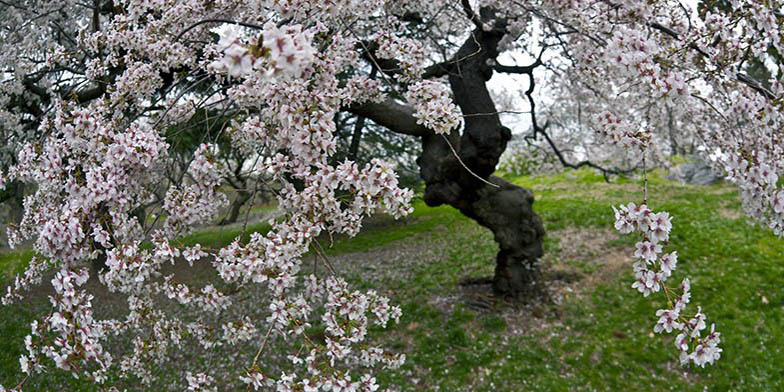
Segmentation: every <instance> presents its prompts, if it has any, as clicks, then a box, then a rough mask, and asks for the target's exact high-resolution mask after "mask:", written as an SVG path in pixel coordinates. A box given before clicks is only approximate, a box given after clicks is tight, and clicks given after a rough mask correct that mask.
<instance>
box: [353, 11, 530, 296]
mask: <svg viewBox="0 0 784 392" xmlns="http://www.w3.org/2000/svg"><path fill="white" fill-rule="evenodd" d="M504 32H505V26H503V24H501V23H497V24H496V26H495V27H494V28H493V30H491V31H485V30H483V29H479V28H477V29H475V30H474V32H473V34H472V36H471V37H469V38H468V39H467V40H466V42H465V43H464V44H463V46H462V47H461V48H460V50H459V51H458V53H457V54H456V55H455V56H454V58H453V60H452V61H450V62H447V63H445V64H442V65H440V71H436V72H435V73H434V74H435V75H436V76H438V75H439V72H441V74H447V75H448V76H449V83H450V85H451V88H452V91H453V93H454V99H455V103H456V104H457V105H458V106H459V107H460V109H461V110H462V112H463V115H464V116H465V126H464V128H463V130H462V134H461V135H458V133H457V132H455V131H453V132H452V134H451V135H449V136H441V135H436V134H434V133H433V132H432V131H430V130H428V129H426V128H424V127H422V126H421V125H418V124H416V118H414V117H413V116H412V109H411V108H409V107H406V106H403V105H400V104H398V103H395V102H393V101H387V102H385V103H381V104H373V103H368V104H363V105H360V106H356V107H352V108H349V110H351V111H352V112H354V113H356V114H359V115H362V116H365V117H368V118H370V119H372V120H374V121H375V122H377V123H379V124H381V125H384V126H386V127H388V128H390V129H391V130H393V131H396V132H399V133H405V134H410V135H416V136H419V137H420V138H421V140H422V147H423V148H422V155H421V156H420V157H419V158H418V159H417V163H418V164H419V166H420V174H421V176H422V179H424V181H425V184H426V187H425V196H424V200H425V202H426V203H427V205H429V206H438V205H441V204H448V205H450V206H452V207H455V208H457V209H458V210H460V211H461V212H462V213H463V214H464V215H466V216H468V217H470V218H472V219H474V220H476V221H477V222H478V223H479V224H481V225H482V226H484V227H487V228H488V229H490V230H491V231H492V232H493V234H494V236H495V240H496V242H497V243H498V246H499V248H500V249H499V252H498V256H497V257H496V267H495V276H494V277H493V288H494V290H495V291H496V293H497V294H500V295H505V296H519V295H526V294H529V293H531V292H532V291H533V289H534V288H535V286H534V282H535V279H536V278H537V276H538V275H539V269H538V265H537V260H538V258H539V257H541V256H542V254H543V250H542V237H543V236H544V228H543V226H542V223H541V220H540V219H539V216H538V215H537V214H536V213H535V212H534V211H533V208H532V204H533V201H534V197H533V193H532V192H531V191H530V190H527V189H523V188H521V187H519V186H517V185H514V184H512V183H510V182H508V181H505V180H503V179H501V178H498V177H494V176H491V174H492V173H493V172H494V171H495V167H496V165H497V164H498V159H499V157H500V156H501V154H502V153H503V152H504V150H505V149H506V144H507V142H508V141H509V139H510V138H511V132H510V130H509V129H508V128H506V127H504V126H503V125H502V124H501V121H500V119H499V116H498V114H497V111H496V108H495V105H494V103H493V100H492V99H491V97H490V94H489V91H488V89H487V85H486V82H487V80H488V79H489V78H490V76H491V75H492V72H493V69H492V67H491V65H490V64H492V63H493V62H494V60H495V57H496V56H497V55H498V53H497V51H496V46H497V44H498V41H499V40H500V39H501V37H503V34H504ZM447 141H448V142H447ZM450 144H451V147H450ZM452 148H454V150H455V152H457V156H455V152H453V151H452ZM458 156H459V159H458V158H457V157H458ZM461 161H462V163H461ZM469 170H470V171H469ZM472 172H473V173H472ZM477 177H481V178H477ZM488 182H489V183H492V184H493V185H490V184H488Z"/></svg>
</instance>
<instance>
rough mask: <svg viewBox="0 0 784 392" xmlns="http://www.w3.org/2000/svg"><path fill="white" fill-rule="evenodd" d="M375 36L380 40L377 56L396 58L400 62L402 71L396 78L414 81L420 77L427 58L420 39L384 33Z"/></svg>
mask: <svg viewBox="0 0 784 392" xmlns="http://www.w3.org/2000/svg"><path fill="white" fill-rule="evenodd" d="M374 38H375V40H376V42H378V50H377V51H376V56H378V57H379V58H382V59H390V60H395V61H396V62H397V63H398V67H399V68H400V73H396V74H395V77H396V78H398V79H399V80H400V81H402V82H412V81H416V80H418V79H419V77H420V75H422V71H423V70H424V64H425V59H426V57H425V53H424V48H423V47H422V44H421V43H420V42H419V41H416V40H413V39H411V38H407V37H398V36H397V35H395V34H383V33H379V34H377V35H376V37H374Z"/></svg>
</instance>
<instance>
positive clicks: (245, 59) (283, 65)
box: [210, 23, 315, 78]
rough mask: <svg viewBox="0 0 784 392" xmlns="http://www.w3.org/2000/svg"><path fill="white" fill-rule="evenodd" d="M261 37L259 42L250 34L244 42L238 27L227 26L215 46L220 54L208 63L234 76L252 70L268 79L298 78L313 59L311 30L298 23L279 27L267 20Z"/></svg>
mask: <svg viewBox="0 0 784 392" xmlns="http://www.w3.org/2000/svg"><path fill="white" fill-rule="evenodd" d="M262 37H263V41H262V42H259V41H258V39H257V38H256V37H253V38H251V39H250V42H249V43H248V44H245V43H243V42H242V40H241V38H240V36H239V32H238V31H237V30H235V29H228V30H227V31H226V32H225V33H224V34H223V35H222V36H221V39H220V41H219V42H218V46H217V48H216V49H217V50H218V51H219V52H220V53H222V57H221V58H219V59H218V60H216V61H214V62H213V63H211V64H210V65H211V67H212V68H213V69H214V70H215V71H218V72H225V73H228V74H229V75H230V76H232V77H235V78H241V77H245V76H247V75H248V74H250V73H252V72H260V73H262V74H263V75H265V76H266V77H268V78H277V77H279V76H281V75H283V76H292V77H298V76H300V75H301V74H302V72H304V70H305V69H306V68H307V67H308V66H309V65H310V64H311V63H312V62H313V58H314V54H315V51H314V49H313V47H312V46H311V41H312V40H313V37H312V33H310V32H308V31H303V30H302V26H301V25H288V26H286V27H284V28H278V27H277V26H275V24H274V23H267V24H266V25H264V30H263V32H262Z"/></svg>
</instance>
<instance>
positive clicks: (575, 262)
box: [0, 170, 784, 391]
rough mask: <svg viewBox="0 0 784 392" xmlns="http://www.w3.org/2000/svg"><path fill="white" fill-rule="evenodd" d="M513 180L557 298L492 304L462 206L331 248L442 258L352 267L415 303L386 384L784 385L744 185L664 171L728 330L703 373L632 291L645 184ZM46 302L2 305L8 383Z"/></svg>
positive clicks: (766, 255)
mask: <svg viewBox="0 0 784 392" xmlns="http://www.w3.org/2000/svg"><path fill="white" fill-rule="evenodd" d="M509 179H510V180H512V181H514V182H516V183H518V184H520V185H522V186H525V187H528V188H532V189H533V190H534V192H535V195H536V202H535V204H534V208H535V210H536V211H537V212H538V213H539V214H540V215H541V217H542V220H543V222H544V223H545V226H546V228H547V230H548V233H549V235H548V237H547V239H546V241H545V248H546V251H547V252H548V255H547V256H546V257H545V258H544V259H543V265H544V269H545V278H544V280H545V282H544V283H545V284H546V285H548V287H551V292H552V293H553V296H554V298H555V299H554V300H553V301H552V302H533V303H530V304H512V303H504V302H501V301H493V300H489V301H485V302H483V304H484V305H483V306H476V304H475V303H474V302H475V301H474V299H476V298H480V299H481V298H483V296H482V293H481V292H477V291H474V292H470V289H467V288H466V286H463V285H461V284H460V282H461V280H463V279H464V278H467V277H482V276H490V275H492V271H493V259H494V257H495V253H496V251H497V247H496V245H495V243H494V242H493V239H492V235H491V234H490V233H489V232H488V231H486V230H485V229H483V228H481V227H479V226H478V225H476V224H475V223H473V222H472V221H470V220H468V219H467V218H465V217H463V216H462V215H460V213H459V212H457V211H455V210H454V209H452V208H449V207H439V208H428V207H426V206H424V204H423V203H422V202H417V203H416V204H415V212H414V214H413V215H412V216H410V217H407V218H406V219H405V220H404V221H402V222H395V221H393V220H391V219H384V218H374V220H372V221H370V222H369V223H368V225H367V226H368V227H367V230H363V232H362V233H361V234H360V235H359V236H357V237H356V238H353V239H343V238H338V239H336V241H335V243H334V245H333V246H332V247H331V248H329V249H328V251H327V254H328V255H329V256H330V257H335V258H344V259H346V260H351V259H352V257H354V259H356V261H357V264H358V263H360V262H361V260H363V258H372V256H373V255H379V254H386V253H382V251H384V250H385V249H386V250H389V249H414V250H412V252H418V251H419V250H431V251H434V254H435V256H434V257H430V258H428V259H427V260H425V259H424V258H423V259H422V260H418V259H416V258H414V260H408V262H407V264H405V266H402V265H401V266H400V268H401V269H403V268H405V269H407V271H406V273H407V275H398V274H394V273H389V274H386V275H384V274H382V273H380V272H379V273H378V276H374V275H372V274H373V273H372V272H368V271H371V269H358V268H353V269H352V268H347V269H345V272H346V274H347V277H348V278H349V280H350V281H351V282H352V283H353V284H354V285H355V286H358V287H362V288H371V287H372V288H376V289H378V290H379V291H381V292H385V293H388V294H389V295H390V296H391V297H392V300H393V302H395V303H397V304H400V305H401V307H402V308H403V317H402V319H401V322H400V323H399V324H396V325H395V324H393V325H392V326H391V328H390V329H389V330H386V331H382V330H373V331H372V333H371V339H372V340H373V341H374V343H380V344H382V345H383V346H386V347H389V348H392V349H394V350H396V351H400V352H404V353H405V354H406V356H407V358H408V359H407V362H406V364H405V365H403V367H402V368H400V369H399V370H396V371H384V372H379V373H378V374H377V377H378V379H379V381H380V382H381V383H382V385H384V386H387V387H390V388H391V389H396V390H441V391H458V390H465V391H485V390H487V391H490V390H504V391H519V390H537V391H566V390H624V389H632V388H634V389H638V390H645V391H647V390H694V391H697V390H700V391H701V390H706V389H707V390H719V391H723V390H784V366H781V363H784V352H782V347H784V328H782V326H784V319H783V317H782V314H783V313H784V293H783V292H782V290H781V289H780V286H781V282H782V280H784V260H783V259H782V255H784V241H783V240H779V239H777V238H776V237H775V236H774V235H773V234H772V233H770V232H768V231H766V230H765V229H764V228H760V227H757V226H752V225H749V224H748V223H747V220H746V218H745V217H744V216H743V214H742V211H741V207H740V202H739V199H738V195H737V192H736V191H734V189H733V188H732V186H730V185H713V186H705V187H692V186H683V185H680V184H675V183H671V182H668V181H666V180H663V179H662V178H661V176H659V175H657V174H656V173H652V177H651V181H650V183H651V185H650V189H649V193H648V199H649V205H650V207H651V208H652V209H653V210H654V211H660V210H667V211H669V212H670V214H671V215H672V216H673V217H674V219H673V225H674V228H673V231H672V233H671V240H670V242H671V245H669V247H667V248H666V250H667V251H672V250H677V251H678V254H679V263H678V269H677V270H676V271H675V272H674V275H673V277H672V278H671V281H670V283H672V284H677V282H680V280H681V279H682V278H685V277H690V278H691V281H692V304H690V307H689V308H687V313H693V312H694V311H695V310H696V309H695V307H694V306H695V305H697V304H699V305H701V306H702V308H703V311H704V312H705V313H706V314H707V316H708V322H709V323H710V322H715V323H716V324H717V330H719V331H720V332H721V333H722V336H721V337H722V343H721V347H722V348H723V349H724V352H723V353H722V358H721V360H719V361H718V362H717V363H716V365H714V366H712V367H706V368H704V369H702V368H694V367H692V368H683V367H680V366H679V365H678V352H677V350H676V348H675V346H674V344H673V336H671V335H653V334H652V331H653V325H654V324H655V322H656V318H655V316H654V313H655V311H656V310H657V309H658V308H661V307H664V304H663V303H664V299H663V297H662V296H660V295H653V296H651V297H648V298H644V297H643V296H642V295H640V294H639V293H638V292H637V291H636V290H633V289H631V288H630V287H631V284H632V281H633V280H632V270H631V262H630V259H627V258H624V257H625V255H630V254H631V252H632V249H633V244H634V242H635V237H634V236H626V237H619V236H618V235H617V234H615V233H614V231H612V230H611V228H612V223H613V215H612V210H611V208H610V206H611V205H618V204H621V203H623V204H625V203H627V202H629V201H633V202H636V203H639V202H640V201H641V198H642V197H641V195H642V192H641V188H640V185H639V181H637V180H627V179H621V180H618V181H614V182H613V183H612V184H606V183H604V182H603V179H602V177H601V176H598V175H596V174H594V173H592V172H590V171H584V170H581V171H569V172H566V173H564V174H561V175H557V176H549V177H519V178H509ZM252 229H253V230H265V226H264V225H257V226H254V227H252ZM235 231H236V232H235ZM240 231H241V228H240V229H239V230H225V231H214V230H207V231H203V232H199V233H195V234H193V235H192V236H190V237H187V238H186V239H184V242H186V243H191V242H197V241H204V242H208V243H209V244H210V245H212V246H220V245H221V244H225V243H226V242H227V241H231V240H233V238H234V237H236V236H237V235H239V234H240ZM322 243H323V244H325V245H326V243H325V242H322ZM327 243H328V241H327ZM352 255H361V257H360V256H352ZM607 255H618V257H617V258H618V259H620V265H619V266H618V267H617V268H616V267H613V266H612V265H611V264H610V263H609V262H608V261H607V260H609V258H608V257H609V256H607ZM24 257H29V255H25V254H21V253H20V254H14V253H8V254H5V255H2V256H0V272H1V273H3V274H4V275H5V276H8V274H9V273H10V272H14V271H18V270H19V268H20V264H22V263H23V261H20V260H24ZM616 264H618V263H616ZM371 267H372V266H371ZM368 268H370V267H368ZM373 268H376V267H373ZM378 268H381V267H378ZM389 268H392V269H393V268H394V265H393V266H392V267H389ZM363 271H364V272H363ZM554 271H555V272H559V273H558V274H556V273H554ZM564 276H569V277H571V278H569V279H564V278H563V277H564ZM45 305H46V304H45V303H44V304H43V305H42V304H29V303H25V304H22V305H14V306H10V307H0V336H2V338H1V339H0V384H3V385H4V386H6V387H8V386H10V385H12V382H13V381H14V380H18V377H17V375H18V366H19V365H18V357H19V355H20V353H21V350H23V346H22V339H23V337H24V336H25V335H26V334H27V332H28V328H29V327H28V325H29V322H30V321H31V320H32V319H33V316H34V313H33V310H36V311H37V310H40V309H45ZM37 314H41V313H40V312H38V313H37ZM37 379H40V380H37V381H36V382H35V383H33V384H31V386H33V387H34V388H33V389H34V390H35V389H37V390H50V389H53V388H54V386H57V385H64V386H63V387H62V388H64V389H68V390H90V387H89V386H87V385H85V384H82V383H79V382H77V381H75V380H73V378H72V377H71V376H70V375H66V374H61V373H57V372H52V373H48V374H46V375H44V376H38V377H37ZM61 383H65V384H61ZM58 389H59V388H58Z"/></svg>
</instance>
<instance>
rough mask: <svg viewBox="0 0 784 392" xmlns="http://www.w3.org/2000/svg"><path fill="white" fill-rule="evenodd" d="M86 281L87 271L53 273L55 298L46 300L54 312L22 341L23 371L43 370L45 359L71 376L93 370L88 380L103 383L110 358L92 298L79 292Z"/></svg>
mask: <svg viewBox="0 0 784 392" xmlns="http://www.w3.org/2000/svg"><path fill="white" fill-rule="evenodd" d="M88 278H89V275H88V273H87V269H82V270H80V271H78V272H73V271H69V270H65V269H64V270H60V271H59V272H57V273H56V274H55V276H54V278H53V279H52V287H54V290H55V295H54V296H52V297H49V300H50V301H51V303H52V306H53V312H52V313H51V315H50V316H49V317H46V318H44V319H43V320H42V323H41V324H39V323H38V322H37V321H34V322H33V323H32V325H31V329H32V331H31V334H30V335H28V336H27V337H26V338H25V347H26V349H27V351H28V354H27V355H22V356H21V357H20V359H19V362H20V364H21V367H22V371H23V372H25V373H28V374H30V373H31V372H33V371H36V372H37V371H41V370H43V369H44V366H43V364H42V356H44V357H47V358H49V359H50V360H52V361H53V362H54V364H55V366H57V367H58V368H60V369H62V370H66V371H69V372H72V373H73V374H74V375H78V374H79V373H80V372H83V371H86V370H88V369H95V370H93V371H92V372H91V378H93V379H94V380H96V381H97V382H102V381H103V380H105V378H106V371H107V370H108V369H109V366H111V364H112V356H111V355H110V354H109V353H108V352H106V351H104V349H103V346H102V345H101V340H102V339H103V338H104V336H105V335H106V333H107V329H106V326H105V324H104V323H101V322H98V321H97V320H95V319H94V318H93V313H92V305H91V300H92V295H90V294H86V293H85V292H84V291H79V290H78V287H79V286H81V285H83V284H84V283H85V282H86V281H87V279H88ZM39 346H40V349H39V348H38V347H39ZM96 365H97V367H96Z"/></svg>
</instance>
